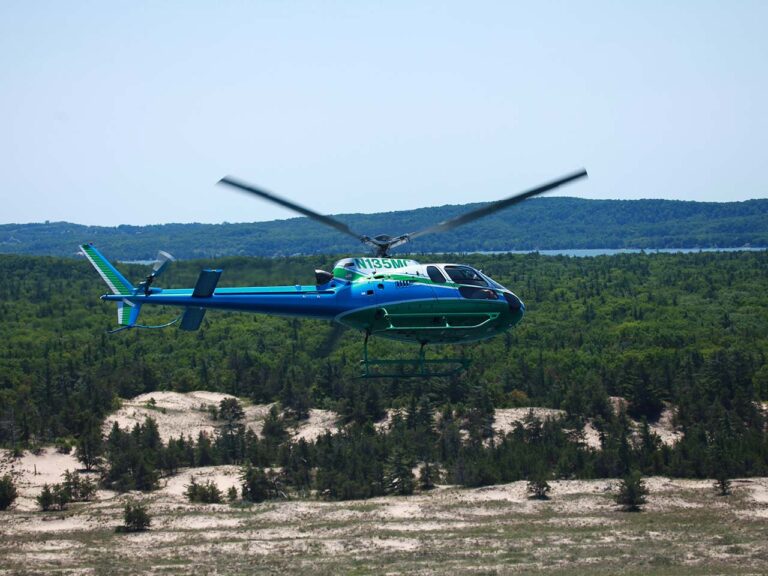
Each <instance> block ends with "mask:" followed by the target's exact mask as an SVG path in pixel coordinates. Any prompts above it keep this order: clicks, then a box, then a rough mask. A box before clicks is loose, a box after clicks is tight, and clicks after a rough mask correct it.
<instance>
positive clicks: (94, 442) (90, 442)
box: [75, 419, 117, 471]
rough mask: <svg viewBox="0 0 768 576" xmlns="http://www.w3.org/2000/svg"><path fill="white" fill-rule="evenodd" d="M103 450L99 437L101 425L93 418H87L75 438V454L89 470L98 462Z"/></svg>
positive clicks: (102, 443)
mask: <svg viewBox="0 0 768 576" xmlns="http://www.w3.org/2000/svg"><path fill="white" fill-rule="evenodd" d="M115 424H117V422H115ZM103 450H104V441H103V439H102V437H101V426H100V425H99V423H98V422H95V421H94V420H93V419H89V420H88V423H87V424H86V426H85V429H84V430H83V432H82V434H81V435H80V438H78V440H77V448H76V451H75V455H76V456H77V459H78V460H79V461H80V462H81V463H82V464H83V466H85V469H86V470H88V471H91V470H92V469H93V467H94V466H95V465H96V464H98V462H99V460H100V457H101V455H102V452H103Z"/></svg>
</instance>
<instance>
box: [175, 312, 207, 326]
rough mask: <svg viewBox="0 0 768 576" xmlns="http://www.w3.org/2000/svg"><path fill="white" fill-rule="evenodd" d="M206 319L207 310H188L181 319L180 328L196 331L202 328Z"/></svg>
mask: <svg viewBox="0 0 768 576" xmlns="http://www.w3.org/2000/svg"><path fill="white" fill-rule="evenodd" d="M204 317H205V308H186V309H185V310H184V315H183V316H182V317H181V324H179V328H180V329H182V330H189V331H194V330H197V329H198V328H200V324H202V322H203V318H204Z"/></svg>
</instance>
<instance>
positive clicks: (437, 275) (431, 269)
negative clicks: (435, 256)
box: [427, 266, 445, 284]
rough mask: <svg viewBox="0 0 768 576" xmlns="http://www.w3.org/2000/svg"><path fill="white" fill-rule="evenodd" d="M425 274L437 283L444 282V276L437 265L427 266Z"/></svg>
mask: <svg viewBox="0 0 768 576" xmlns="http://www.w3.org/2000/svg"><path fill="white" fill-rule="evenodd" d="M427 274H429V279H430V280H432V282H435V283H437V284H445V276H443V273H442V272H440V270H439V269H438V267H437V266H427Z"/></svg>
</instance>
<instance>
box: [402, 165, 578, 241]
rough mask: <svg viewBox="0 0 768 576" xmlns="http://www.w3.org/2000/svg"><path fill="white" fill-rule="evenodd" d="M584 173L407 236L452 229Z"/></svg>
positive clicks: (542, 192) (575, 173) (493, 203)
mask: <svg viewBox="0 0 768 576" xmlns="http://www.w3.org/2000/svg"><path fill="white" fill-rule="evenodd" d="M586 175H587V171H586V170H584V169H583V168H582V169H581V170H579V171H578V172H574V173H573V174H570V175H568V176H564V177H562V178H560V179H558V180H554V181H553V182H549V183H548V184H544V185H542V186H539V187H537V188H533V189H531V190H528V191H526V192H522V193H520V194H516V195H514V196H510V197H509V198H506V199H504V200H498V201H497V202H492V203H491V204H488V205H487V206H483V207H482V208H478V209H477V210H473V211H472V212H467V213H466V214H462V215H461V216H457V217H456V218H452V219H450V220H445V221H444V222H440V223H439V224H435V225H434V226H430V227H429V228H425V229H424V230H419V231H418V232H414V233H412V234H408V238H409V239H413V238H417V237H419V236H424V235H425V234H432V233H433V232H445V231H446V230H453V229H454V228H456V227H458V226H462V225H464V224H467V223H469V222H472V221H474V220H477V219H478V218H482V217H483V216H488V215H489V214H493V213H494V212H498V211H499V210H503V209H504V208H508V207H509V206H512V205H514V204H519V203H520V202H522V201H523V200H527V199H528V198H532V197H533V196H538V195H539V194H544V192H549V191H550V190H552V189H554V188H557V187H558V186H562V185H563V184H567V183H568V182H572V181H573V180H578V179H579V178H583V177H584V176H586Z"/></svg>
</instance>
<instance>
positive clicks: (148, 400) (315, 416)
mask: <svg viewBox="0 0 768 576" xmlns="http://www.w3.org/2000/svg"><path fill="white" fill-rule="evenodd" d="M226 398H234V396H232V395H230V394H222V393H219V392H205V391H197V392H187V393H183V394H182V393H179V392H148V393H146V394H141V395H139V396H136V397H135V398H133V399H131V400H123V403H122V406H121V407H120V409H119V410H118V411H117V412H115V413H114V414H112V415H111V416H109V417H107V419H106V421H105V422H104V427H103V431H104V433H105V434H108V433H109V430H110V429H111V428H112V425H113V424H114V423H115V422H117V425H118V426H119V427H120V428H122V429H128V430H129V429H131V428H133V426H135V425H136V424H142V423H143V422H144V421H145V420H146V419H147V418H153V419H154V420H155V422H157V427H158V431H159V432H160V437H161V438H162V439H163V441H165V442H167V441H168V440H169V439H170V438H178V437H179V436H184V437H188V436H191V437H192V438H193V439H196V438H197V436H198V434H200V432H204V433H206V434H210V435H212V434H214V433H215V432H216V429H217V428H218V427H219V426H221V424H222V422H221V421H217V420H214V419H213V417H212V416H211V412H209V407H216V408H218V406H219V403H220V402H221V401H222V400H224V399H226ZM243 404H244V407H243V411H244V412H245V420H244V422H243V424H244V425H245V426H246V428H249V429H251V430H253V431H254V432H255V433H256V434H258V435H261V433H262V430H263V428H264V420H265V419H266V418H267V415H268V414H269V411H270V409H271V408H272V406H274V403H272V404H248V403H247V402H244V403H243ZM337 419H338V415H337V414H336V413H335V412H331V411H330V410H318V409H314V408H313V409H311V410H310V411H309V418H308V419H306V420H302V421H301V422H299V424H298V427H297V428H296V429H295V430H293V431H292V435H293V438H294V440H298V439H299V438H303V439H304V440H306V441H307V442H312V441H314V440H315V439H317V438H318V437H319V436H321V435H323V434H325V432H326V431H327V430H330V431H331V432H335V431H336V430H338V426H337V425H336V421H337Z"/></svg>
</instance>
